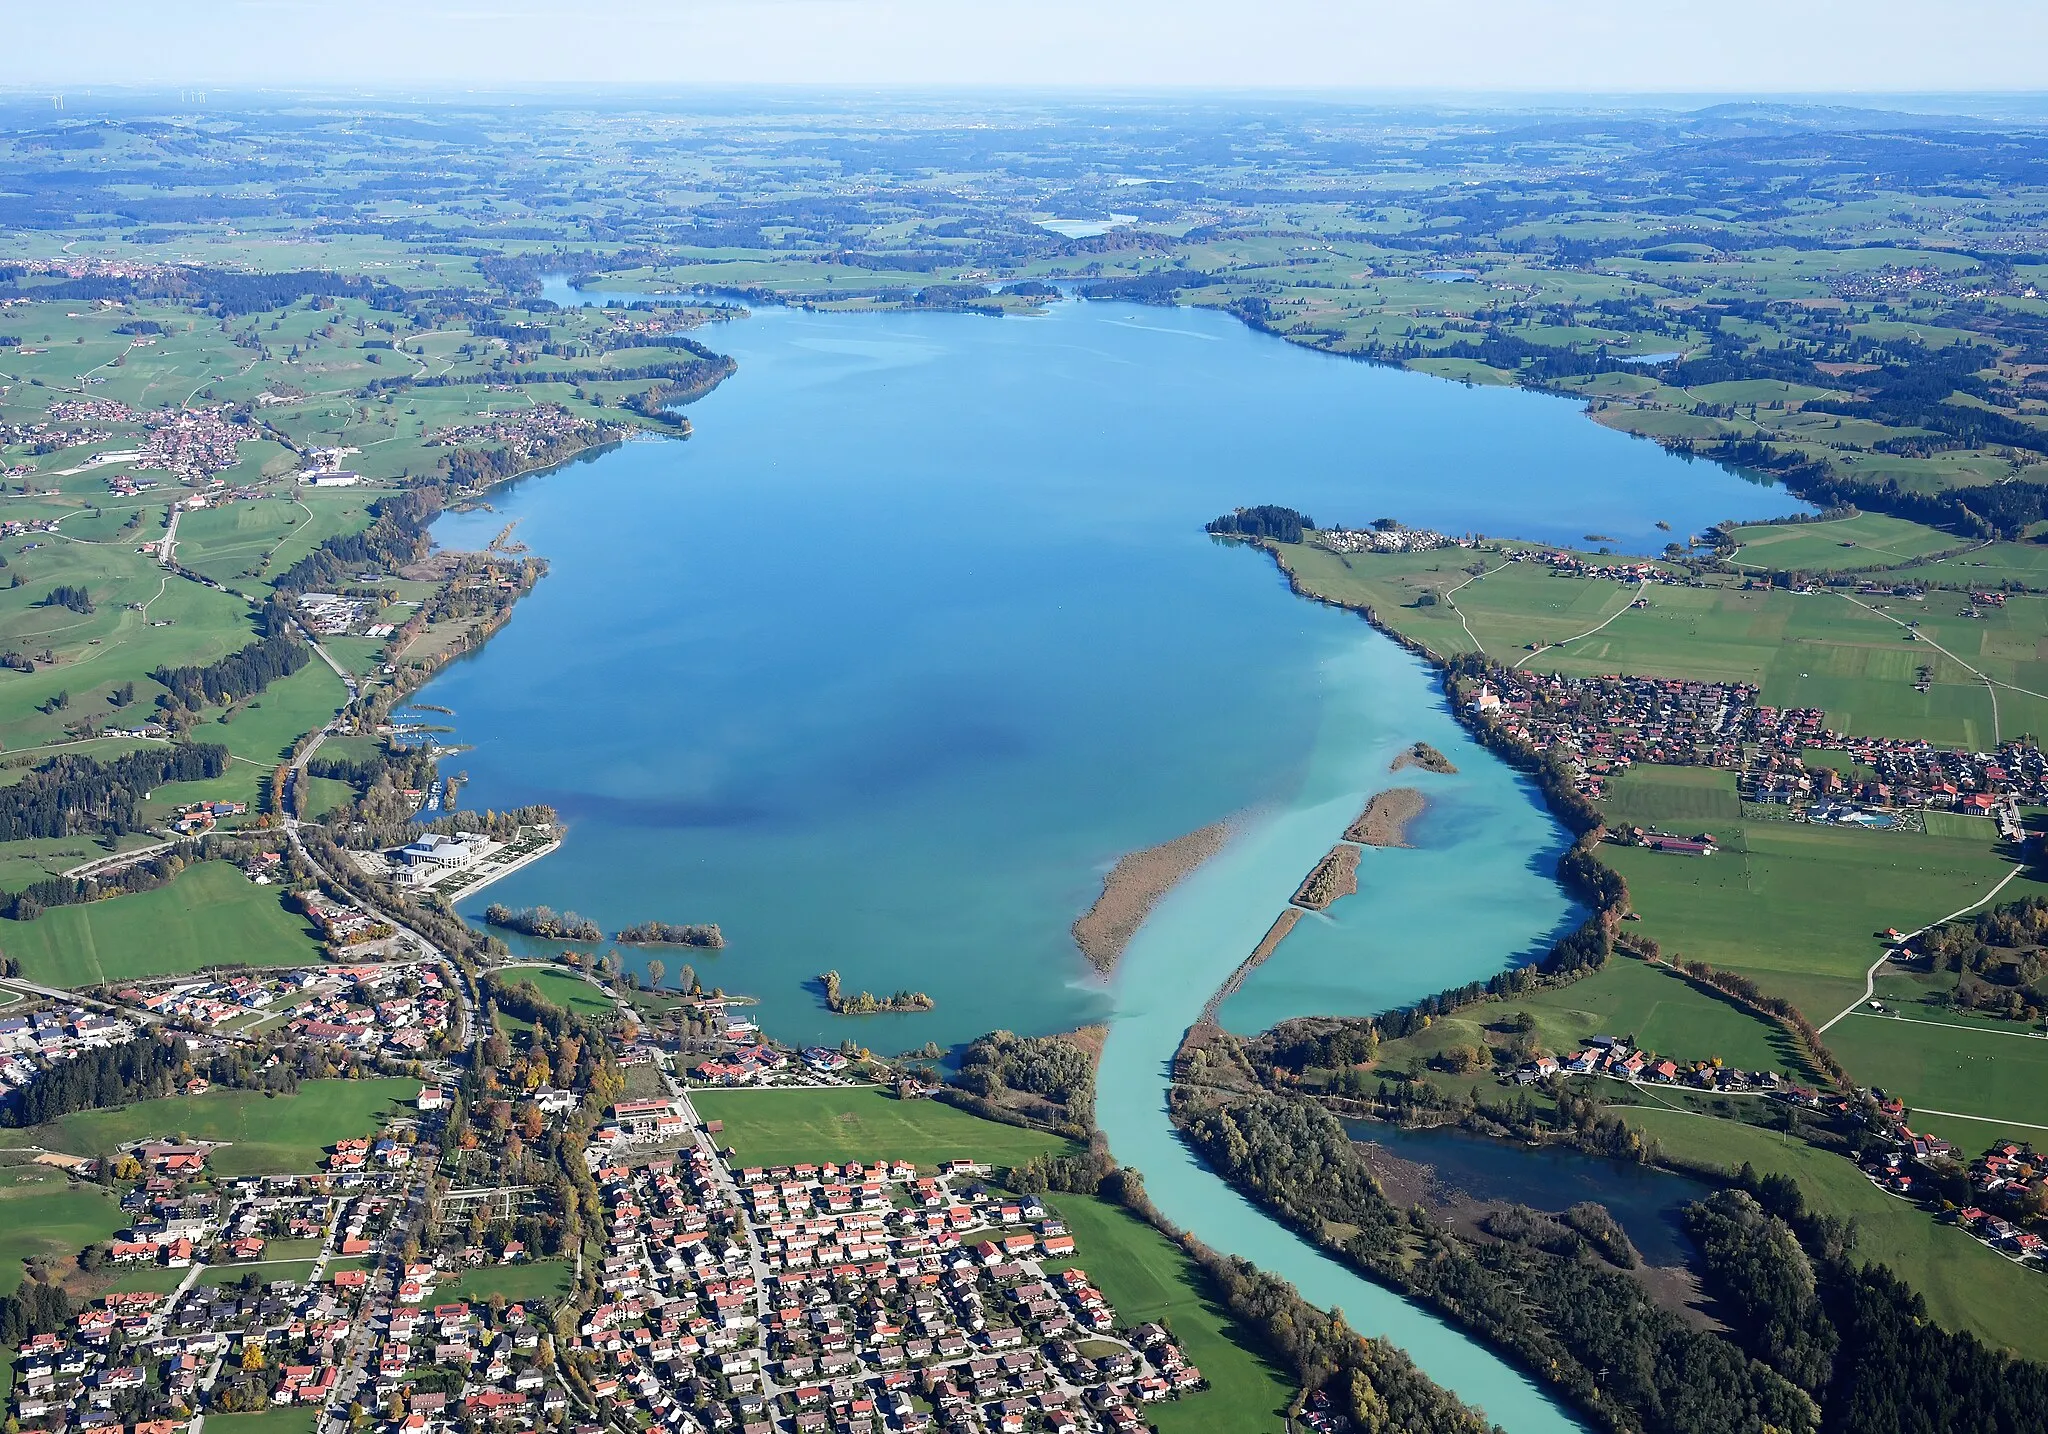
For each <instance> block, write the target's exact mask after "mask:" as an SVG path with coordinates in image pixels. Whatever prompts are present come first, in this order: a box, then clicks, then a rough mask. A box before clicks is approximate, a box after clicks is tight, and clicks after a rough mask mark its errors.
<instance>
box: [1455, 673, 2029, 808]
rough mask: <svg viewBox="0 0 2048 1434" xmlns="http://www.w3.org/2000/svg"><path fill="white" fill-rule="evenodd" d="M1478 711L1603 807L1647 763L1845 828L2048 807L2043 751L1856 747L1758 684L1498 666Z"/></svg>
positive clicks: (1860, 740) (1882, 743)
mask: <svg viewBox="0 0 2048 1434" xmlns="http://www.w3.org/2000/svg"><path fill="white" fill-rule="evenodd" d="M1472 711H1473V712H1474V713H1475V714H1476V715H1477V716H1479V717H1480V718H1482V719H1484V720H1486V721H1487V722H1488V723H1489V724H1490V725H1491V726H1493V728H1494V729H1495V730H1497V731H1499V732H1500V733H1502V734H1503V735H1505V736H1508V737H1510V738H1513V739H1515V740H1516V741H1518V742H1521V743H1524V744H1526V745H1528V746H1530V747H1533V748H1535V749H1536V750H1539V751H1552V750H1559V749H1562V750H1563V751H1565V752H1568V753H1571V754H1572V755H1573V756H1574V758H1575V759H1576V764H1577V778H1576V786H1577V789H1578V791H1579V792H1580V793H1581V794H1582V795H1584V796H1586V797H1588V798H1591V799H1593V800H1596V801H1597V800H1599V799H1601V798H1602V797H1604V796H1605V795H1606V794H1607V788H1608V784H1609V782H1611V781H1612V779H1614V778H1615V777H1618V776H1620V775H1621V774H1622V773H1624V772H1626V771H1628V769H1629V768H1630V767H1632V766H1634V765H1635V764H1637V763H1642V762H1647V763H1659V764H1664V765H1670V766H1699V767H1721V768H1725V769H1728V770H1730V771H1733V772H1735V773H1736V783H1737V789H1738V791H1739V793H1740V794H1741V796H1742V798H1743V799H1744V800H1745V801H1750V802H1755V803H1758V804H1763V805H1778V806H1795V805H1796V806H1799V807H1801V808H1805V807H1809V806H1812V805H1815V804H1827V807H1826V809H1825V810H1824V812H1823V814H1822V815H1823V817H1824V818H1825V819H1830V820H1837V821H1843V820H1849V821H1853V820H1855V819H1856V818H1855V814H1854V812H1853V811H1852V810H1850V809H1849V808H1850V807H1851V806H1852V805H1860V806H1862V807H1880V808H1889V809H1899V808H1923V807H1924V808H1929V809H1933V810H1953V811H1958V812H1964V813H1970V814H1975V815H1980V816H1987V817H1992V818H1994V819H1998V818H2000V816H2001V813H2004V814H2006V820H2007V821H2009V822H2010V823H2012V824H2016V823H2017V817H2016V815H2015V814H2014V809H2015V808H2016V807H2018V806H2020V805H2028V806H2038V805H2041V804H2043V803H2048V756H2044V755H2043V753H2042V752H2041V750H2040V748H2039V747H2038V746H2036V745H2035V744H2034V743H2033V742H2031V741H2025V740H2015V741H2009V742H2005V743H2002V744H2000V746H1999V748H1998V750H1997V751H1995V752H1960V751H1947V750H1943V749H1940V748H1937V747H1935V746H1933V745H1932V744H1931V743H1929V742H1926V741H1921V740H1911V739H1906V738H1889V737H1850V736H1845V735H1843V734H1842V733H1840V732H1836V731H1833V730H1832V729H1830V728H1829V727H1828V726H1827V714H1826V713H1825V712H1823V711H1821V710H1820V709H1819V708H1814V707H1796V708H1779V707H1771V706H1766V705H1764V704H1762V703H1759V702H1758V701H1757V689H1756V687H1754V686H1752V685H1751V684H1749V683H1741V682H1689V681H1682V680H1679V679H1676V678H1662V677H1562V676H1558V675H1555V674H1538V673H1532V672H1526V671H1523V670H1521V669H1519V668H1513V667H1503V666H1492V667H1489V668H1488V670H1487V673H1486V676H1485V680H1484V682H1483V683H1482V685H1481V686H1480V689H1479V692H1478V694H1477V696H1476V697H1475V698H1474V699H1473V701H1472ZM1814 748H1819V749H1822V750H1824V751H1826V752H1828V753H1831V754H1839V760H1840V761H1841V762H1842V765H1843V766H1848V765H1849V764H1850V763H1852V762H1853V763H1858V764H1861V765H1863V766H1865V767H1867V768H1869V769H1871V771H1872V773H1874V775H1872V776H1868V777H1859V776H1858V775H1856V774H1855V772H1854V769H1853V768H1851V769H1850V770H1847V771H1845V770H1843V769H1842V767H1838V766H1830V765H1826V764H1824V763H1820V762H1813V763H1809V762H1808V761H1807V759H1806V754H1807V753H1809V752H1810V750H1811V749H1814ZM1836 806H1840V807H1842V808H1843V809H1842V810H1840V811H1836V810H1834V808H1835V807H1836ZM1863 824H1865V825H1881V824H1882V823H1871V822H1867V821H1866V822H1864V823H1863Z"/></svg>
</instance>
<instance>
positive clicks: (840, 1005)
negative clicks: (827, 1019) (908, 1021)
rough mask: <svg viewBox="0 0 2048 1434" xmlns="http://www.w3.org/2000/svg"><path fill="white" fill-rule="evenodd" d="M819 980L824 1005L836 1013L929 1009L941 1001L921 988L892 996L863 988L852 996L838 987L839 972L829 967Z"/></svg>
mask: <svg viewBox="0 0 2048 1434" xmlns="http://www.w3.org/2000/svg"><path fill="white" fill-rule="evenodd" d="M818 984H819V985H820V986H821V987H823V988H824V991H825V1009H826V1010H828V1011H830V1012H831V1013H832V1014H833V1015H835V1016H880V1015H884V1014H886V1013H889V1012H892V1011H929V1010H930V1009H931V1008H932V1007H933V1006H935V1005H937V1004H938V1003H937V1002H936V1001H934V1000H932V998H931V997H930V996H927V995H926V994H925V993H924V992H922V991H898V992H897V993H896V994H895V995H893V996H877V995H876V994H875V993H874V992H872V991H862V992H861V993H860V994H859V995H857V996H849V995H847V994H846V993H845V992H844V991H842V990H840V988H839V973H838V972H837V971H827V972H826V973H825V974H824V975H822V976H820V977H819V978H818Z"/></svg>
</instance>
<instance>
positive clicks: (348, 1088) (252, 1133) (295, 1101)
mask: <svg viewBox="0 0 2048 1434" xmlns="http://www.w3.org/2000/svg"><path fill="white" fill-rule="evenodd" d="M418 1091H419V1083H418V1082H417V1081H413V1080H405V1079H399V1078H388V1079H377V1080H360V1081H346V1080H320V1081H307V1082H306V1083H305V1084H303V1085H301V1086H300V1087H299V1089H298V1092H297V1093H296V1094H294V1095H281V1096H277V1097H275V1098H274V1099H271V1098H266V1097H264V1096H262V1095H259V1094H257V1093H255V1092H253V1091H242V1090H210V1091H208V1092H206V1094H204V1095H179V1096H167V1097H165V1098H164V1099H162V1100H144V1101H137V1102H136V1103H135V1104H133V1105H125V1106H121V1107H120V1108H118V1109H115V1110H89V1111H79V1112H77V1113H76V1114H73V1115H67V1116H64V1117H62V1118H60V1119H58V1120H55V1121H52V1122H51V1123H50V1124H48V1125H44V1126H38V1127H36V1130H35V1133H34V1138H35V1141H36V1143H38V1144H41V1145H45V1146H47V1147H49V1148H51V1149H53V1150H64V1151H69V1152H70V1153H72V1154H74V1155H104V1154H106V1153H107V1152H109V1151H111V1150H113V1149H114V1148H115V1147H116V1146H119V1145H122V1144H125V1143H127V1142H129V1141H135V1140H148V1139H153V1138H156V1137H159V1136H165V1135H180V1134H182V1135H184V1136H187V1137H189V1138H191V1139H194V1140H225V1141H229V1142H231V1144H229V1146H228V1147H227V1149H225V1150H221V1151H217V1152H216V1153H215V1154H214V1155H213V1157H212V1159H211V1161H210V1162H209V1163H210V1165H211V1167H212V1169H213V1171H214V1172H215V1173H216V1174H219V1175H249V1174H258V1173H262V1174H268V1173H273V1172H275V1173H293V1172H311V1171H314V1170H317V1169H318V1168H319V1165H320V1157H321V1152H322V1151H323V1150H324V1149H326V1147H328V1146H330V1145H332V1144H333V1143H334V1142H335V1141H337V1140H340V1139H343V1138H345V1137H348V1136H358V1135H368V1134H369V1133H370V1132H371V1131H373V1130H375V1129H376V1128H377V1125H378V1122H379V1120H380V1119H381V1118H382V1117H383V1116H385V1115H386V1114H389V1113H390V1112H391V1110H392V1106H393V1103H394V1102H402V1101H409V1100H411V1099H412V1097H413V1096H414V1095H415V1094H417V1093H418Z"/></svg>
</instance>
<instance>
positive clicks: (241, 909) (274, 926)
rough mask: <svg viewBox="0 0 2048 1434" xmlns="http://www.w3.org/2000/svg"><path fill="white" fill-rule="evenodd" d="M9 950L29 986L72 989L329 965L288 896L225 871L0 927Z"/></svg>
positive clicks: (207, 870) (206, 867)
mask: <svg viewBox="0 0 2048 1434" xmlns="http://www.w3.org/2000/svg"><path fill="white" fill-rule="evenodd" d="M0 950H5V951H6V952H7V954H8V955H10V956H12V957H13V958H14V959H15V960H17V961H19V962H20V963H21V974H22V975H23V976H24V977H26V978H27V979H29V980H31V981H39V982H41V983H43V984H44V985H48V986H71V987H76V986H96V985H100V984H102V983H104V982H108V981H122V980H131V979H133V978H135V977H138V976H173V975H180V974H183V973H185V972H189V971H197V970H199V969H201V968H202V967H206V966H292V965H300V964H305V963H308V962H318V961H319V959H320V944H319V942H318V940H317V939H316V938H315V935H314V932H313V930H312V928H311V927H309V926H308V925H307V924H306V921H305V918H304V917H302V916H299V915H298V914H297V913H295V912H291V911H288V910H286V909H285V906H284V893H283V891H282V889H281V888H279V887H276V886H258V885H256V884H255V883H254V882H252V881H250V880H249V879H248V878H247V877H246V876H243V875H242V873H241V871H240V870H238V869H237V868H235V867H233V866H230V865H229V864H228V863H226V862H219V861H209V862H201V863H199V864H198V865H196V866H191V867H187V868H186V869H185V870H184V871H182V872H180V873H179V874H178V877H177V879H176V880H174V881H172V882H171V883H170V884H169V885H168V886H160V887H158V888H156V889H155V890H154V891H140V892H135V893H132V894H130V895H126V896H113V897H108V898H107V899H105V900H103V901H94V902H88V903H87V904H85V905H83V906H58V907H52V908H51V909H49V910H47V911H45V912H44V913H43V914H42V915H41V916H39V917H37V918H36V919H35V920H34V921H9V920H5V919H0Z"/></svg>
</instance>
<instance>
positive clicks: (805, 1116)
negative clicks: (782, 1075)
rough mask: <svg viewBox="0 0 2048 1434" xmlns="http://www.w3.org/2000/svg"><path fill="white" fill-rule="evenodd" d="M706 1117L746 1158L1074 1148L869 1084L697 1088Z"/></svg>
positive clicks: (786, 1161) (944, 1155) (924, 1156)
mask: <svg viewBox="0 0 2048 1434" xmlns="http://www.w3.org/2000/svg"><path fill="white" fill-rule="evenodd" d="M690 1103H691V1104H692V1105H694V1106H695V1107H696V1108H697V1113H698V1114H699V1115H701V1116H702V1117H704V1119H706V1120H722V1121H724V1122H725V1131H724V1133H723V1134H721V1135H719V1136H717V1137H716V1139H717V1140H718V1142H719V1144H720V1146H721V1147H727V1146H729V1147H731V1148H732V1149H733V1150H735V1151H737V1152H738V1159H739V1163H740V1164H742V1165H790V1164H795V1163H796V1162H798V1161H805V1160H851V1159H854V1158H856V1157H857V1158H859V1159H862V1160H877V1159H879V1160H908V1161H911V1162H913V1163H915V1164H916V1165H918V1166H920V1167H922V1168H926V1169H929V1168H931V1167H932V1166H935V1165H937V1164H938V1163H939V1162H940V1161H942V1160H966V1159H978V1160H985V1161H988V1162H989V1163H990V1164H993V1165H1000V1166H1008V1165H1021V1164H1022V1163H1023V1162H1025V1161H1026V1160H1029V1159H1030V1158H1031V1157H1032V1156H1034V1155H1041V1154H1044V1153H1046V1152H1048V1151H1064V1150H1067V1149H1069V1148H1070V1147H1069V1144H1068V1142H1067V1141H1065V1140H1062V1139H1061V1138H1060V1137H1058V1136H1056V1135H1044V1134H1040V1133H1039V1132H1037V1131H1034V1130H1024V1129H1020V1128H1019V1127H1017V1126H1013V1125H1000V1124H997V1123H996V1122H994V1121H989V1120H983V1119H981V1118H980V1117H979V1116H974V1115H969V1114H968V1113H967V1112H966V1111H964V1110H955V1109H954V1108H953V1107H952V1106H950V1105H942V1104H940V1103H939V1102H937V1101H933V1100H898V1099H896V1097H895V1096H893V1095H891V1094H889V1093H887V1092H885V1091H881V1090H877V1089H874V1088H872V1087H858V1086H856V1087H841V1088H828V1089H822V1090H815V1089H814V1090H740V1091H715V1090H701V1091H700V1090H693V1091H691V1092H690Z"/></svg>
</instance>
